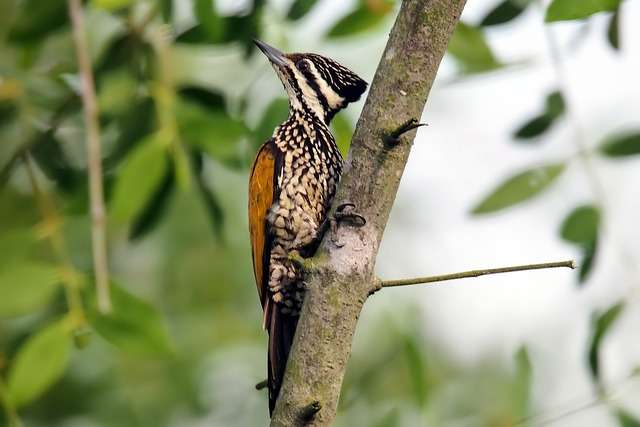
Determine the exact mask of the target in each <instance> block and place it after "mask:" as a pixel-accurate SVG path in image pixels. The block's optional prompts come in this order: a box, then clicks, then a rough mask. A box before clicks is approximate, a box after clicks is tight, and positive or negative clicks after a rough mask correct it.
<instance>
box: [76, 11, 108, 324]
mask: <svg viewBox="0 0 640 427" xmlns="http://www.w3.org/2000/svg"><path fill="white" fill-rule="evenodd" d="M69 16H70V17H71V24H72V27H73V41H74V45H75V50H76V56H77V60H78V72H79V74H80V79H81V83H82V93H81V96H82V105H83V107H84V121H85V126H86V132H87V168H88V170H89V196H90V204H91V243H92V249H93V269H94V272H95V277H96V294H97V299H98V309H99V310H100V312H102V313H108V312H110V311H111V297H110V295H109V267H108V262H107V231H106V219H105V216H106V215H105V208H104V191H103V188H102V156H101V154H100V125H99V123H98V105H97V102H96V92H95V85H94V82H93V72H92V71H91V61H90V59H89V49H88V47H87V41H86V37H85V34H86V33H85V28H84V18H83V15H82V3H81V1H80V0H69Z"/></svg>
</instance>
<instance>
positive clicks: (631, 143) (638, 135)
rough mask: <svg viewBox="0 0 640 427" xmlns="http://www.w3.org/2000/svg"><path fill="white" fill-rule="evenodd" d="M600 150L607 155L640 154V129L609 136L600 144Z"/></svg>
mask: <svg viewBox="0 0 640 427" xmlns="http://www.w3.org/2000/svg"><path fill="white" fill-rule="evenodd" d="M600 152H601V153H602V154H604V155H605V156H607V157H625V156H632V155H635V154H640V131H637V130H636V131H629V132H626V133H623V134H619V135H614V136H612V137H609V138H607V139H606V140H605V141H604V142H603V143H602V144H601V145H600Z"/></svg>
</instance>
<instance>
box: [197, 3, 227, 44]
mask: <svg viewBox="0 0 640 427" xmlns="http://www.w3.org/2000/svg"><path fill="white" fill-rule="evenodd" d="M193 7H194V14H195V16H196V18H197V20H198V22H199V23H200V26H199V28H200V30H201V31H202V32H204V34H205V35H206V36H207V40H208V41H209V42H210V43H215V42H217V41H221V40H222V37H223V35H224V32H225V22H224V19H223V18H222V17H221V16H220V15H218V13H217V12H216V9H215V5H214V1H213V0H195V2H194V4H193Z"/></svg>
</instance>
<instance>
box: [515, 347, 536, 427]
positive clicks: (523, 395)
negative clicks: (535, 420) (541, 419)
mask: <svg viewBox="0 0 640 427" xmlns="http://www.w3.org/2000/svg"><path fill="white" fill-rule="evenodd" d="M515 362H516V375H515V381H514V399H515V404H516V407H517V411H518V412H517V414H518V415H519V416H520V417H526V416H527V415H528V413H529V404H530V400H531V381H532V372H531V371H532V368H531V360H530V359H529V353H528V351H527V348H526V347H524V346H522V347H520V349H519V350H518V352H517V353H516V355H515Z"/></svg>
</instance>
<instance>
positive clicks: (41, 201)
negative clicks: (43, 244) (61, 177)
mask: <svg viewBox="0 0 640 427" xmlns="http://www.w3.org/2000/svg"><path fill="white" fill-rule="evenodd" d="M22 162H23V163H24V165H25V167H26V170H27V176H28V177H29V182H30V183H31V191H32V192H33V196H34V198H35V199H36V204H37V206H38V210H39V212H40V216H41V217H42V223H41V227H40V228H41V230H42V232H43V237H46V238H47V239H48V240H49V243H50V245H51V249H52V250H53V253H54V255H55V257H56V258H57V261H58V264H59V265H60V266H61V267H62V271H63V278H62V283H63V285H64V290H65V298H66V300H67V306H68V308H69V315H70V317H71V319H72V320H73V324H74V326H75V328H76V329H81V328H82V327H84V326H85V325H86V321H87V320H86V316H85V313H84V308H83V306H82V298H81V296H80V293H79V291H78V288H79V286H80V280H79V277H80V274H79V273H78V272H77V271H76V269H75V267H74V266H73V263H72V262H71V257H70V256H69V253H68V252H67V248H66V244H65V241H64V237H63V236H62V233H60V224H61V222H62V221H61V219H60V215H59V214H58V212H57V210H56V207H55V204H54V202H53V200H51V198H50V197H49V196H48V195H47V193H45V192H43V191H42V189H41V188H40V185H39V184H38V179H37V177H36V173H35V168H34V166H33V161H32V160H31V156H30V155H29V154H28V153H26V154H23V158H22Z"/></svg>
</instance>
